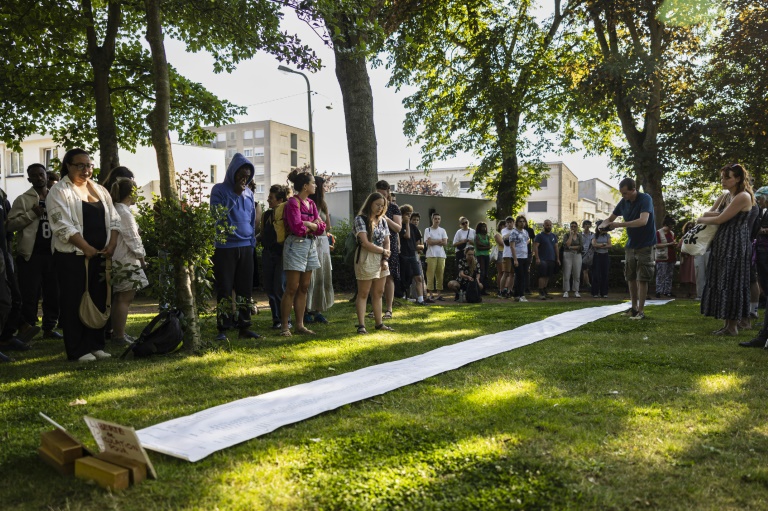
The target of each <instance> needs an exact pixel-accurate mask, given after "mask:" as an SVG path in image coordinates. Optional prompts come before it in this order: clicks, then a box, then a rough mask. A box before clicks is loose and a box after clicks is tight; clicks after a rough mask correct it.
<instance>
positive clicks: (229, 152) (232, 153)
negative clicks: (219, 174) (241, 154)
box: [227, 149, 237, 161]
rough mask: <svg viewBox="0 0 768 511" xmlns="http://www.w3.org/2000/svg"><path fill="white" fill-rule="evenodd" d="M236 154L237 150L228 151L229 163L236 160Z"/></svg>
mask: <svg viewBox="0 0 768 511" xmlns="http://www.w3.org/2000/svg"><path fill="white" fill-rule="evenodd" d="M236 152H237V149H227V161H229V160H231V159H232V158H234V157H235V153H236Z"/></svg>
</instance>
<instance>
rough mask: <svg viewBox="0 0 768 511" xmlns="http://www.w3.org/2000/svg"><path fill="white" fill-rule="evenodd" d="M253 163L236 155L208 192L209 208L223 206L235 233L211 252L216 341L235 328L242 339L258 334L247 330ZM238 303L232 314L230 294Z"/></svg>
mask: <svg viewBox="0 0 768 511" xmlns="http://www.w3.org/2000/svg"><path fill="white" fill-rule="evenodd" d="M253 173H254V168H253V164H252V163H251V162H250V161H248V159H247V158H246V157H245V156H243V155H242V154H240V153H236V154H235V156H234V157H233V158H232V161H231V162H230V164H229V167H227V175H226V176H225V177H224V182H223V183H219V184H216V185H214V187H213V188H212V189H211V207H216V206H224V207H225V208H226V211H227V220H226V222H227V224H229V226H230V227H234V228H235V229H234V231H233V232H232V233H230V234H229V235H228V236H227V241H226V242H224V243H219V242H218V241H217V242H216V249H215V251H214V253H213V278H214V279H215V281H216V300H217V302H218V303H219V307H218V311H217V313H216V327H217V328H218V330H219V334H218V335H217V336H216V340H217V341H224V340H226V339H227V334H226V331H227V330H233V329H235V328H236V329H238V330H239V336H240V337H241V338H244V339H258V338H259V335H258V334H257V333H256V332H253V331H251V330H250V326H251V306H250V303H251V292H252V287H251V286H252V282H253V250H254V249H253V247H254V245H255V242H256V231H255V221H256V202H255V200H254V198H253V192H252V191H251V190H250V189H249V188H248V183H249V182H250V181H251V179H253ZM233 291H234V293H235V300H236V302H237V303H238V306H237V314H233V313H232V312H230V311H232V310H233V307H232V306H231V303H232V292H233Z"/></svg>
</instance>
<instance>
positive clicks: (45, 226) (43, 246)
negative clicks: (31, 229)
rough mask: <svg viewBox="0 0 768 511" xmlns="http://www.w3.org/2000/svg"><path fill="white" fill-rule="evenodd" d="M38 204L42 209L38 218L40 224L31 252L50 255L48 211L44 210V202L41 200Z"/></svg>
mask: <svg viewBox="0 0 768 511" xmlns="http://www.w3.org/2000/svg"><path fill="white" fill-rule="evenodd" d="M38 204H40V207H41V208H43V214H42V216H40V223H39V224H38V225H37V236H36V237H35V247H34V248H33V249H32V252H33V253H35V254H47V255H51V225H50V224H49V223H48V210H46V209H45V201H44V200H41V201H40V202H39V203H38Z"/></svg>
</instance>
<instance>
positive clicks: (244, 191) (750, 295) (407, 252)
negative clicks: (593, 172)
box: [0, 149, 768, 362]
mask: <svg viewBox="0 0 768 511" xmlns="http://www.w3.org/2000/svg"><path fill="white" fill-rule="evenodd" d="M93 168H94V166H93V163H92V160H91V158H90V155H89V154H88V153H87V152H86V151H84V150H82V149H73V150H70V151H68V152H67V153H66V155H65V156H64V158H63V159H62V162H61V171H60V175H57V174H56V173H52V172H49V171H47V170H46V168H45V166H43V165H42V164H33V165H30V166H29V167H28V168H27V176H28V180H29V182H30V184H31V185H32V186H31V188H30V189H29V190H27V191H26V192H25V193H23V194H22V195H20V196H19V197H17V198H16V199H15V200H14V202H13V205H10V204H9V203H8V200H7V199H6V198H5V197H4V195H3V196H0V206H2V211H3V219H2V220H3V221H2V222H0V226H1V228H2V230H1V231H0V236H2V239H5V240H10V239H11V237H12V236H13V235H14V233H15V235H16V243H15V246H16V257H15V259H14V258H13V257H12V256H11V251H10V250H9V249H8V248H5V249H3V250H2V252H3V257H2V258H0V263H1V264H0V273H3V274H4V278H3V279H2V280H3V281H5V282H7V284H8V285H7V286H0V318H3V321H2V329H1V331H0V351H12V350H22V351H23V350H27V349H29V342H30V341H31V339H32V338H34V337H35V336H36V335H37V334H38V333H39V332H40V331H41V330H42V332H43V336H44V337H45V338H52V339H61V340H63V342H64V347H65V351H66V355H67V358H68V359H69V360H73V361H79V362H92V361H96V360H99V359H104V358H109V357H110V356H111V355H110V354H109V353H108V352H107V351H106V349H107V347H106V340H107V339H111V341H112V342H113V343H115V344H118V345H129V344H130V343H131V342H133V341H134V339H133V338H132V337H130V336H129V335H127V334H126V332H125V324H126V320H127V316H128V311H129V308H130V305H131V303H132V301H133V299H134V297H135V294H136V291H138V290H140V289H142V288H144V287H146V286H147V285H148V281H147V277H146V275H145V273H144V271H143V270H144V268H145V256H146V254H145V251H144V247H143V244H142V241H141V237H140V233H139V229H138V227H137V224H136V220H135V219H134V217H133V214H132V213H131V210H130V206H131V205H132V204H134V201H135V196H136V189H135V188H136V185H135V183H134V180H133V174H132V172H131V171H130V169H127V168H125V167H118V168H116V169H113V170H112V171H111V172H109V173H108V174H107V175H106V176H105V178H104V179H103V180H100V183H101V184H99V183H96V182H95V181H94V180H93V179H92V177H93V176H92V173H93ZM253 176H254V166H253V164H252V163H251V162H250V161H249V160H248V159H247V158H245V157H244V156H242V155H241V154H239V153H238V154H235V155H234V157H233V158H232V160H231V163H230V164H229V165H228V168H227V172H226V176H225V179H224V181H223V182H222V183H219V184H217V185H215V186H214V187H213V188H212V190H211V198H210V203H211V206H212V208H214V209H215V210H216V211H219V212H222V213H221V214H222V215H224V217H225V218H223V219H222V223H225V224H226V226H228V227H229V229H228V231H227V235H226V239H220V240H218V241H217V242H216V246H215V251H214V254H213V257H212V263H213V275H214V280H215V292H216V300H217V303H218V306H217V309H216V325H217V331H218V334H217V340H219V341H223V340H226V339H227V336H228V332H229V331H236V332H237V335H238V336H239V337H240V338H244V339H257V338H259V337H260V335H259V334H258V333H256V332H255V331H254V330H253V328H252V321H251V316H252V314H253V312H254V310H255V305H254V303H253V296H252V292H253V288H254V283H255V282H256V281H257V277H256V275H257V274H258V264H259V260H258V256H257V251H256V247H257V245H258V244H261V246H262V250H261V259H260V261H261V262H260V264H261V265H262V268H263V275H264V282H263V287H264V291H265V292H266V295H267V299H268V303H269V308H270V313H271V320H272V328H273V329H275V330H279V334H280V335H281V336H285V337H289V336H292V335H294V334H304V335H313V334H315V332H314V331H313V330H311V329H310V327H309V326H308V325H310V324H312V323H314V324H323V323H327V322H328V319H327V318H326V317H325V314H327V312H328V311H329V310H330V309H331V308H332V307H333V304H334V290H333V278H332V277H333V274H332V272H333V266H332V262H331V261H332V259H331V252H332V251H333V250H334V245H335V238H334V237H333V235H331V234H330V225H331V217H330V213H329V211H328V206H327V204H326V202H325V196H324V184H325V183H324V181H323V179H322V178H321V177H319V176H314V175H312V174H311V173H310V172H309V171H307V170H302V169H294V170H293V171H291V172H290V174H289V175H288V180H289V181H290V183H291V184H292V188H293V190H290V189H289V188H288V187H287V186H282V185H273V186H272V187H271V188H270V189H269V195H268V198H267V204H268V209H267V210H266V211H263V212H262V211H261V208H260V207H259V205H258V202H257V201H256V200H255V198H254V193H253V187H252V180H253ZM721 177H722V185H723V188H724V190H725V191H724V193H723V194H722V195H721V196H720V198H719V199H718V200H717V202H716V203H715V204H714V205H713V207H712V208H711V209H710V210H709V211H707V212H706V213H705V214H704V215H703V216H702V217H701V218H698V219H697V220H696V222H695V223H694V222H688V223H686V224H685V226H684V227H683V229H682V231H683V234H685V233H686V232H688V231H689V230H690V229H691V228H693V226H694V225H695V224H700V225H715V226H720V227H719V229H718V230H717V233H716V234H715V236H714V239H713V240H712V243H711V247H710V251H709V252H707V254H706V255H704V256H690V255H688V254H686V253H683V252H682V251H681V248H682V246H683V242H682V237H681V238H679V239H676V237H675V233H674V229H675V226H676V221H675V220H674V219H673V218H670V217H666V218H664V220H663V221H662V226H661V228H660V229H658V230H657V229H656V222H655V217H654V208H653V201H652V199H651V197H650V196H649V195H648V194H645V193H641V192H639V191H638V190H637V187H636V184H635V182H634V180H632V179H629V178H627V179H624V180H622V181H621V183H620V185H619V191H620V193H621V195H622V199H621V200H620V201H619V203H618V204H617V205H616V208H615V209H614V211H613V212H612V214H611V215H610V216H609V217H608V218H606V219H604V220H598V221H597V222H596V223H595V228H596V230H595V231H593V230H592V227H593V225H592V222H591V221H590V220H584V221H583V222H582V223H581V225H579V224H578V222H576V221H572V222H570V224H569V226H568V227H569V228H568V230H567V231H566V232H565V233H564V234H561V235H560V236H558V235H557V234H556V233H555V232H553V224H552V222H551V221H550V220H545V221H544V222H543V223H542V228H543V229H542V231H541V232H539V233H536V232H535V231H534V230H533V228H532V226H530V225H529V223H528V220H527V219H526V217H525V216H524V215H518V216H517V217H512V216H508V217H506V218H505V219H504V220H503V221H500V222H499V223H498V225H497V226H496V227H497V228H496V231H495V232H491V231H490V230H489V228H488V225H487V224H486V223H485V222H479V223H477V224H475V226H474V227H472V226H471V224H470V220H469V219H468V218H466V217H464V216H461V217H460V218H459V219H458V228H457V229H456V231H455V234H454V235H453V237H452V242H451V246H452V247H453V250H454V253H455V265H451V266H452V267H451V268H446V260H447V257H448V254H447V252H446V248H447V247H449V245H448V243H449V239H450V238H449V234H448V232H447V231H446V229H445V228H444V227H442V226H441V223H442V216H441V215H440V213H439V212H437V211H430V213H429V220H428V226H427V227H426V228H425V229H424V230H423V232H422V230H421V229H420V228H419V225H420V221H421V215H420V213H419V212H417V211H414V208H413V207H412V206H411V205H409V204H404V205H402V206H398V205H397V204H396V201H395V199H394V194H392V192H391V189H390V186H389V184H388V183H387V182H386V181H379V182H378V183H376V186H375V191H372V193H371V194H370V195H369V196H368V197H367V199H366V200H365V202H364V204H363V206H362V207H361V208H360V210H359V211H358V212H357V214H356V216H355V217H354V219H353V222H352V234H351V235H350V236H351V238H350V240H352V243H353V244H354V246H355V250H354V254H353V255H354V257H353V261H354V263H353V264H354V275H355V279H356V282H357V293H356V296H355V298H354V301H355V310H356V316H357V324H356V326H355V328H356V330H357V333H358V334H367V333H368V330H367V327H366V319H367V318H372V319H373V320H374V324H373V326H374V328H375V329H376V330H382V331H392V330H393V328H392V327H391V326H389V325H387V324H386V323H385V321H387V320H390V319H392V317H393V304H394V299H395V297H396V296H397V297H400V298H403V297H409V299H410V300H411V301H413V302H414V303H416V304H418V305H426V304H432V303H435V302H437V301H445V300H446V298H447V297H446V295H445V291H446V290H445V289H444V288H443V283H444V282H445V281H446V272H448V275H447V276H448V279H447V280H448V281H447V285H446V287H447V289H448V291H450V292H451V293H453V300H456V301H466V302H480V301H482V296H483V295H486V296H487V295H489V294H491V287H492V281H491V272H492V271H493V270H492V266H494V265H495V272H496V276H497V278H496V281H497V282H496V286H497V289H496V291H495V294H496V295H497V296H498V297H500V298H512V299H514V300H516V301H518V302H526V301H528V300H527V298H526V296H531V295H534V293H532V292H531V289H530V288H531V287H532V286H531V282H530V281H531V276H532V275H533V276H535V277H536V281H535V282H534V283H535V284H536V286H535V287H536V292H537V294H538V298H539V299H540V300H547V299H551V298H552V296H551V293H550V289H549V287H550V283H551V282H553V281H555V280H556V279H557V277H558V276H561V278H562V297H563V298H581V296H582V295H581V293H582V292H584V291H588V292H590V293H591V295H592V297H593V298H607V297H608V288H609V278H608V276H609V269H610V257H609V251H610V249H611V235H610V231H611V230H613V229H614V228H617V227H623V228H625V229H626V232H627V242H626V245H625V253H624V256H625V257H624V263H625V268H624V275H625V279H626V284H627V287H628V289H629V294H630V307H629V308H628V309H627V311H626V312H625V314H626V316H628V317H630V318H632V319H634V320H641V319H644V318H645V310H644V309H645V300H646V296H647V295H648V287H649V283H650V282H651V281H653V280H654V279H655V292H656V297H658V298H661V297H673V296H674V294H673V285H672V284H673V278H674V272H675V268H676V267H677V259H678V252H680V257H681V261H680V265H679V267H680V268H679V278H680V283H681V284H682V285H683V286H685V287H686V289H687V293H688V297H690V298H693V295H694V292H695V294H696V296H697V297H698V298H699V299H700V300H701V312H702V314H704V315H706V316H713V317H716V318H718V319H722V320H723V321H724V324H723V326H722V328H720V329H718V330H717V331H715V332H714V333H715V334H717V335H736V334H737V333H738V331H739V329H743V328H749V327H751V321H752V320H753V319H754V318H756V317H757V302H758V297H759V295H760V290H761V289H762V290H763V291H765V290H766V289H768V288H766V286H767V285H768V214H766V211H768V187H763V188H761V189H759V190H757V192H753V191H752V187H751V184H750V179H749V175H748V173H747V172H746V171H745V170H744V169H743V168H742V167H741V166H740V165H738V164H733V165H728V166H726V167H724V168H723V169H722V170H721ZM761 208H762V209H761ZM619 217H621V218H622V221H621V222H619V221H617V218H619ZM10 246H11V244H10V243H6V244H4V247H10ZM422 256H424V260H425V262H424V263H422V258H421V257H422ZM561 271H562V273H561V274H560V272H561ZM102 274H106V276H107V278H106V279H102V278H100V276H101V275H102ZM582 283H583V285H582ZM447 296H448V297H450V294H449V295H447ZM40 299H42V321H41V327H39V326H37V323H38V317H37V313H38V305H39V302H40ZM369 302H370V304H371V309H372V310H371V312H370V313H367V308H368V303H369ZM84 308H86V309H90V310H91V312H92V313H93V314H90V315H89V314H84V313H83V310H84ZM92 316H93V317H95V318H96V319H93V317H92ZM100 318H101V319H100ZM57 327H58V328H60V329H61V333H60V332H58V331H57V330H56V328H57ZM312 328H315V327H312ZM766 341H768V322H767V323H766V324H765V325H764V326H763V328H762V330H761V331H760V333H759V334H758V336H757V337H756V338H755V339H753V340H751V341H749V342H743V343H741V345H742V346H761V347H763V346H765V345H766ZM0 359H2V360H4V361H8V360H10V359H9V357H7V356H6V355H4V354H2V353H0Z"/></svg>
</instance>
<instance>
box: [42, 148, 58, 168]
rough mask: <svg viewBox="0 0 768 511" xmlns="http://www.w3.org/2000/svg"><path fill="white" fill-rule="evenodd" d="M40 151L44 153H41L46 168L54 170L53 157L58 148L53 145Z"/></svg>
mask: <svg viewBox="0 0 768 511" xmlns="http://www.w3.org/2000/svg"><path fill="white" fill-rule="evenodd" d="M40 152H41V153H42V154H41V155H40V159H41V160H42V161H43V164H44V165H45V168H46V169H48V170H53V159H54V158H55V157H56V149H54V148H53V147H51V148H48V149H43V150H41V151H40Z"/></svg>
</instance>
